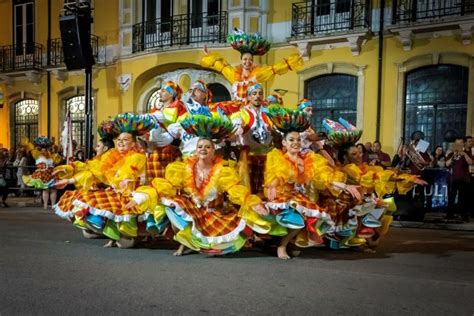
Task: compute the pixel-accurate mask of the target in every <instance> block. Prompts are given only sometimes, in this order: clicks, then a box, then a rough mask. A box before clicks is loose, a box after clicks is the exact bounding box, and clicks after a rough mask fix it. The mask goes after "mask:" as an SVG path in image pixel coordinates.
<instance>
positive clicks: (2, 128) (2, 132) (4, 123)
mask: <svg viewBox="0 0 474 316" xmlns="http://www.w3.org/2000/svg"><path fill="white" fill-rule="evenodd" d="M0 90H2V91H3V99H4V104H3V108H2V109H0V144H1V145H2V146H0V148H1V147H6V148H8V147H9V144H10V143H9V141H8V139H9V138H8V137H9V136H10V129H9V128H7V127H8V126H9V125H10V124H9V121H8V118H9V114H10V111H9V108H8V102H7V100H8V95H7V91H8V90H7V88H6V86H5V85H4V84H3V83H0Z"/></svg>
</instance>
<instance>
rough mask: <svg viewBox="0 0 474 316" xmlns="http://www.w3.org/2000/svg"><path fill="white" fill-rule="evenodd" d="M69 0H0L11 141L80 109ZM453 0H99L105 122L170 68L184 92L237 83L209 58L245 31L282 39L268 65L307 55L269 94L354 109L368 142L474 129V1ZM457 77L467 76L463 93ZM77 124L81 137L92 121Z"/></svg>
mask: <svg viewBox="0 0 474 316" xmlns="http://www.w3.org/2000/svg"><path fill="white" fill-rule="evenodd" d="M64 2H65V1H59V0H49V1H48V0H34V1H27V0H25V1H21V0H5V1H0V29H1V30H2V32H0V46H1V48H0V89H1V92H2V93H3V100H4V101H3V106H2V107H1V109H0V126H1V132H0V143H1V144H2V146H3V147H7V148H10V147H15V146H16V143H17V142H18V139H19V137H20V136H28V137H35V136H37V135H49V136H51V137H54V138H55V139H56V140H57V139H59V137H60V133H61V129H62V125H63V121H64V117H65V113H66V109H67V108H69V109H70V110H71V111H72V110H74V111H76V112H77V117H78V119H77V121H79V120H81V118H82V116H81V113H80V112H81V111H82V110H83V107H84V104H83V96H84V82H85V76H84V72H83V71H82V70H75V71H68V70H67V69H66V67H65V65H64V63H63V61H62V57H61V50H60V49H59V50H58V47H59V46H57V45H54V44H55V43H60V41H59V39H60V38H61V33H60V28H59V25H60V22H59V16H60V15H62V14H63V12H62V11H61V10H62V9H63V6H64ZM66 2H74V1H66ZM441 2H442V1H441ZM452 2H453V3H452V4H451V3H450V1H446V3H445V4H443V7H430V8H429V7H423V3H426V1H417V0H402V1H400V0H398V1H383V2H381V1H369V0H367V1H366V0H347V1H336V0H324V1H320V0H314V1H308V2H301V1H277V0H199V1H195V0H189V1H188V0H175V1H173V0H94V1H93V2H92V7H93V19H94V20H93V24H92V34H94V42H93V49H94V55H95V58H96V64H95V65H94V67H93V72H92V88H93V99H94V111H93V120H94V126H96V124H97V122H100V121H102V120H104V119H106V118H107V117H109V116H115V115H116V114H117V113H120V112H125V111H132V112H145V111H146V110H147V107H148V106H149V105H150V104H151V103H152V102H154V98H155V97H156V90H157V89H158V87H159V86H160V85H161V83H162V82H163V81H165V80H169V79H171V80H175V81H177V82H178V83H179V84H180V85H181V86H182V87H183V90H186V89H187V88H189V87H190V85H191V84H192V82H193V81H195V80H197V79H202V80H204V81H205V82H207V83H209V84H211V85H213V86H215V87H219V88H220V89H221V90H219V91H220V92H219V91H218V93H215V94H217V95H219V94H222V91H224V92H226V91H227V92H228V93H229V94H230V91H231V85H230V84H229V83H228V82H227V81H226V80H225V78H224V77H223V76H222V75H221V74H219V73H217V72H214V71H212V70H209V69H204V68H202V67H201V66H200V60H201V58H202V57H203V52H202V49H203V47H204V45H207V46H208V48H209V50H210V51H213V52H218V53H220V54H221V55H222V56H224V58H226V59H227V60H228V62H229V63H230V64H235V65H237V64H239V62H240V55H239V53H238V52H236V51H234V50H232V49H231V48H230V47H229V45H228V44H226V43H225V38H226V35H227V34H228V33H229V32H230V31H232V30H233V29H234V28H239V29H242V30H244V31H246V32H249V33H251V32H257V31H258V32H260V33H261V34H262V35H263V36H264V37H266V38H268V39H269V40H270V41H271V42H272V43H273V45H272V48H271V49H270V51H269V52H268V53H267V54H266V55H264V56H261V57H256V58H255V62H256V63H258V64H268V65H271V64H275V63H277V62H280V61H281V60H282V59H283V58H285V57H287V56H289V55H290V54H293V53H299V54H301V55H302V56H303V58H304V60H305V63H304V65H303V66H302V67H301V68H300V69H297V70H296V71H291V72H289V73H287V74H284V75H282V76H277V77H275V79H274V80H273V81H270V82H267V83H265V84H264V87H265V89H266V93H267V94H269V93H271V92H273V91H275V90H276V91H279V92H280V93H281V95H282V96H283V100H284V104H285V106H289V107H294V106H295V105H296V103H297V102H298V100H299V99H301V98H304V97H306V98H309V99H311V100H313V102H315V104H316V109H315V110H316V112H318V111H319V110H320V111H321V112H320V113H319V112H318V113H319V114H318V113H317V115H319V116H318V117H323V116H325V115H326V116H334V117H333V118H335V119H337V117H336V116H339V115H340V116H345V115H344V114H347V115H348V116H349V118H351V120H353V121H354V123H355V124H357V127H359V128H362V129H363V130H364V134H363V136H362V141H363V142H366V141H374V140H375V139H379V140H380V141H381V143H382V145H383V149H384V151H387V152H388V153H390V154H394V152H395V151H396V148H397V146H398V144H399V142H400V138H401V137H405V139H408V138H409V137H410V134H411V132H413V131H414V130H421V131H423V132H424V133H425V134H426V135H427V137H428V139H429V138H430V137H431V139H432V141H435V142H438V141H440V140H442V139H444V138H446V137H445V136H446V135H445V134H446V133H447V132H448V131H451V132H454V133H455V134H456V135H458V136H464V135H472V134H474V126H473V124H472V117H473V114H474V79H473V78H474V76H473V75H474V62H473V61H474V59H473V56H474V45H473V44H472V31H473V29H472V27H473V25H474V8H472V7H469V6H468V5H466V6H463V7H459V6H458V5H456V4H455V1H452ZM78 3H80V1H79V2H78ZM407 6H408V7H409V8H411V9H412V10H411V11H410V10H408V11H406V10H405V9H404V8H406V7H407ZM413 9H414V10H413ZM381 11H383V12H384V14H383V19H382V25H383V32H380V31H379V30H380V24H381V23H380V20H381V14H380V12H381ZM413 12H415V14H414V13H413ZM381 35H382V36H381ZM32 44H34V45H32ZM381 45H382V46H381ZM48 56H49V58H48ZM451 66H457V67H458V68H456V67H455V68H452V67H451ZM418 70H420V71H424V72H417V71H418ZM443 74H447V75H443ZM460 74H461V75H460ZM448 76H452V78H458V79H456V80H460V81H459V95H462V96H460V97H459V98H457V99H456V98H454V99H452V100H451V96H452V95H456V94H457V92H456V90H453V88H449V87H450V85H449V83H450V82H451V85H453V84H452V83H453V82H454V81H453V80H450V79H449V78H451V77H448ZM460 76H461V77H462V78H460ZM442 80H446V83H445V84H443V83H442V82H443V81H442ZM456 82H458V81H456ZM425 86H426V87H425ZM443 89H444V90H443ZM441 91H442V92H443V93H441ZM453 91H454V92H453ZM437 92H439V93H438V94H436V93H437ZM225 94H226V93H224V94H223V95H225ZM458 99H459V100H458ZM437 100H438V101H437ZM437 102H438V103H437ZM450 114H452V115H454V116H456V118H454V116H453V117H452V118H451V119H450V118H449V115H450ZM433 120H434V122H433ZM35 122H36V123H35ZM453 122H457V123H459V124H457V123H456V124H457V125H456V124H455V125H456V126H457V127H456V126H455V127H452V124H454V123H453ZM76 123H77V124H76V125H75V126H76V128H77V130H76V131H75V133H76V134H75V135H76V136H77V137H79V138H81V137H82V138H81V141H80V142H83V137H84V135H83V130H84V125H82V124H81V123H80V122H76ZM35 124H36V125H35ZM410 124H411V125H410ZM449 124H451V125H449ZM459 125H460V126H459ZM453 130H454V131H453ZM436 133H437V134H436ZM436 135H437V136H436ZM451 136H452V135H451Z"/></svg>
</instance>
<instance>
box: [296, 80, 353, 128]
mask: <svg viewBox="0 0 474 316" xmlns="http://www.w3.org/2000/svg"><path fill="white" fill-rule="evenodd" d="M305 98H307V99H310V100H311V102H313V116H312V118H311V125H312V126H313V128H314V129H316V130H317V131H323V127H322V124H321V123H322V120H323V119H325V118H329V119H331V120H333V121H337V120H338V119H339V117H342V118H343V119H345V120H347V121H349V122H351V123H352V124H354V125H356V121H357V77H356V76H351V75H344V74H332V75H324V76H318V77H315V78H312V79H310V80H307V81H305Z"/></svg>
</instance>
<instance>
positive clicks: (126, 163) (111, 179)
mask: <svg viewBox="0 0 474 316" xmlns="http://www.w3.org/2000/svg"><path fill="white" fill-rule="evenodd" d="M114 125H115V128H116V129H117V130H118V131H120V134H119V135H118V138H117V139H116V148H114V149H111V150H109V151H107V152H106V153H104V154H102V155H101V156H100V157H98V158H97V159H95V160H93V161H92V162H91V163H89V164H86V167H87V168H86V170H84V171H83V172H81V173H79V174H78V175H76V176H74V178H73V179H74V180H73V181H74V183H75V184H76V185H78V186H79V187H81V188H82V189H79V190H76V191H70V192H66V193H65V194H64V195H63V197H62V198H61V200H60V202H59V203H58V205H57V206H56V207H55V212H56V214H57V215H58V216H60V217H63V218H67V219H70V220H73V221H74V223H75V225H76V226H78V227H80V228H83V229H92V230H93V231H95V232H97V233H102V234H104V235H105V236H107V237H108V238H110V239H111V242H109V243H108V244H107V245H106V246H113V245H115V241H116V242H117V245H118V246H119V247H122V248H128V247H132V246H133V245H134V242H135V237H137V236H138V226H137V221H145V220H146V219H147V217H148V215H149V214H151V213H153V211H154V209H155V206H156V191H155V190H154V189H153V188H152V187H148V186H142V185H141V184H142V183H140V181H141V180H142V179H144V178H145V177H144V173H145V165H146V157H145V155H144V154H143V153H139V152H138V151H137V149H136V146H135V136H136V135H139V134H145V133H146V132H148V131H149V130H150V129H152V128H153V127H155V121H154V120H151V119H150V120H146V119H144V118H143V117H142V116H139V115H133V114H129V113H125V114H119V115H118V116H117V117H116V118H115V120H114ZM71 182H72V181H71Z"/></svg>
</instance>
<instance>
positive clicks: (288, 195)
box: [272, 192, 324, 210]
mask: <svg viewBox="0 0 474 316" xmlns="http://www.w3.org/2000/svg"><path fill="white" fill-rule="evenodd" d="M288 201H292V202H295V203H297V204H299V205H301V206H303V207H305V208H307V209H311V210H324V208H321V207H320V206H319V205H318V204H316V203H314V202H312V201H310V200H309V199H308V198H307V197H306V196H304V195H303V194H301V193H299V192H282V193H278V194H277V197H276V198H275V200H274V201H272V203H286V202H288Z"/></svg>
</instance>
